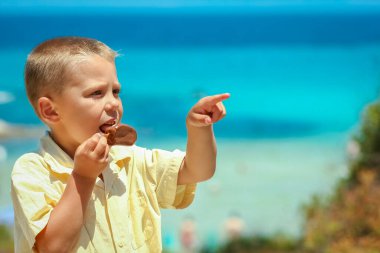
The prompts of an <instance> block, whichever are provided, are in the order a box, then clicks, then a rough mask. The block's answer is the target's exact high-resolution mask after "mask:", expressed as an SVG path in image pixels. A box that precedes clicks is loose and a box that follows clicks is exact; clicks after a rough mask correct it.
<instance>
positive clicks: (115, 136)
mask: <svg viewBox="0 0 380 253" xmlns="http://www.w3.org/2000/svg"><path fill="white" fill-rule="evenodd" d="M106 135H107V143H108V145H126V146H131V145H133V144H134V143H135V142H136V139H137V133H136V130H135V129H134V128H133V127H130V126H128V125H126V124H120V125H117V126H115V127H110V128H108V129H107V130H106Z"/></svg>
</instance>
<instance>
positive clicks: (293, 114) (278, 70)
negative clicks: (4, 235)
mask: <svg viewBox="0 0 380 253" xmlns="http://www.w3.org/2000/svg"><path fill="white" fill-rule="evenodd" d="M0 21H1V22H0V30H1V31H2V35H3V39H2V40H0V73H1V75H0V120H1V121H0V130H1V128H5V127H4V126H7V125H10V126H11V127H12V128H13V129H19V130H20V131H21V132H22V133H24V134H23V137H12V138H2V139H0V221H1V222H7V223H11V221H12V215H13V214H12V206H11V201H10V196H9V177H10V172H11V169H12V164H13V163H14V161H15V159H17V157H18V156H20V155H21V154H22V153H25V152H28V151H32V150H34V149H36V148H37V146H38V137H39V136H40V135H41V134H42V133H43V131H44V127H43V126H42V124H41V123H39V121H38V119H37V118H36V116H34V113H33V111H32V109H31V108H30V106H29V104H28V101H27V99H26V96H25V92H24V87H23V67H24V62H25V59H26V57H27V54H28V52H29V51H30V50H31V49H32V48H33V47H34V46H35V45H36V44H37V43H39V42H40V41H42V40H44V39H47V38H50V37H53V36H61V35H80V36H90V37H95V38H98V39H100V40H102V41H104V42H105V43H107V44H108V45H109V46H111V47H112V48H113V49H115V50H118V51H119V53H120V54H121V57H119V58H118V59H117V68H118V75H119V80H120V82H121V83H122V93H121V97H122V100H123V103H124V108H125V115H124V122H125V123H128V124H131V125H133V126H135V127H136V128H137V130H138V133H139V139H138V142H137V144H138V145H140V146H145V147H148V148H163V149H169V150H171V149H174V148H180V149H183V150H184V149H185V146H186V139H185V138H186V135H185V134H186V130H185V118H186V114H187V111H188V110H189V109H190V107H191V106H192V105H193V104H194V103H195V102H196V101H197V99H198V98H199V97H202V96H204V95H210V94H215V93H219V92H230V93H231V98H230V99H229V100H227V101H226V102H225V105H226V108H227V111H228V115H227V117H226V118H225V119H224V120H223V121H222V122H219V123H218V124H217V125H215V135H216V137H217V140H218V148H219V150H218V169H217V173H216V175H215V177H214V178H213V179H211V180H210V181H208V182H204V183H201V184H199V186H198V190H197V195H196V198H195V200H194V203H193V205H192V206H190V207H189V208H187V209H185V210H165V211H163V239H164V244H165V246H166V247H167V248H169V249H178V248H179V241H178V238H179V229H180V226H181V223H182V222H183V221H184V220H185V219H187V218H189V217H192V219H193V221H194V222H195V224H196V226H197V234H198V238H199V240H200V242H201V243H207V244H209V245H212V244H214V243H217V242H219V241H221V240H223V238H224V234H223V224H224V222H225V220H226V219H227V218H228V217H229V215H230V214H231V213H238V214H239V216H240V217H241V218H242V219H243V220H244V222H245V230H244V232H245V233H246V234H259V233H261V234H272V233H278V232H283V233H286V234H289V235H291V236H297V235H299V234H300V232H301V231H302V212H301V207H302V205H303V204H304V203H307V202H308V201H309V200H310V198H311V196H312V195H313V194H328V193H329V192H331V190H332V189H333V187H334V185H335V183H336V182H337V180H338V179H339V178H341V177H344V175H345V174H346V173H347V166H346V164H347V156H348V154H347V143H348V142H349V140H350V138H351V136H352V134H353V133H354V132H355V130H356V128H357V125H358V122H359V120H360V116H361V112H362V110H363V109H364V107H365V105H366V104H368V103H369V102H372V101H374V100H376V99H377V97H378V94H379V85H380V33H379V32H378V31H377V29H374V23H375V24H376V23H377V24H379V23H380V13H379V14H376V13H372V14H371V15H364V14H355V13H354V12H350V13H339V14H334V13H329V14H328V15H326V14H322V13H314V14H312V15H311V14H310V15H305V14H299V13H298V14H295V13H277V14H276V13H256V12H252V13H250V12H247V11H244V12H243V11H241V12H238V11H235V12H233V13H229V12H228V11H224V12H221V13H219V12H211V13H208V12H207V11H204V10H203V11H201V12H197V11H194V10H193V11H189V12H185V13H181V14H176V13H175V12H174V11H168V10H166V11H152V10H149V11H143V10H139V11H135V12H131V11H126V12H125V13H124V12H122V11H120V10H119V11H116V12H115V13H108V12H107V13H106V14H104V13H103V14H101V15H100V14H99V12H94V13H93V14H91V13H90V14H86V15H79V14H78V13H77V12H73V13H71V14H70V13H69V14H67V13H66V14H64V13H63V12H62V13H56V14H54V15H53V14H46V13H45V14H44V13H39V15H37V14H28V13H11V14H5V13H3V14H1V15H0ZM25 129H26V130H29V131H26V130H25ZM31 130H33V131H31ZM0 134H1V132H0Z"/></svg>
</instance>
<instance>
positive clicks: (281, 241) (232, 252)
mask: <svg viewBox="0 0 380 253" xmlns="http://www.w3.org/2000/svg"><path fill="white" fill-rule="evenodd" d="M297 248H299V242H298V241H296V240H294V239H292V238H288V237H286V236H285V235H282V234H278V235H274V236H254V237H242V238H237V239H234V240H231V241H229V242H227V243H226V244H224V245H222V246H221V247H220V248H219V249H218V251H217V252H218V253H248V252H255V253H269V252H271V253H290V252H292V253H295V252H297Z"/></svg>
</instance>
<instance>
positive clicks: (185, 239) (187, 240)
mask: <svg viewBox="0 0 380 253" xmlns="http://www.w3.org/2000/svg"><path fill="white" fill-rule="evenodd" d="M180 242H181V246H182V252H183V253H195V252H197V249H198V244H199V243H198V238H197V231H196V224H195V221H194V219H193V217H186V218H185V220H184V221H183V222H182V224H181V229H180Z"/></svg>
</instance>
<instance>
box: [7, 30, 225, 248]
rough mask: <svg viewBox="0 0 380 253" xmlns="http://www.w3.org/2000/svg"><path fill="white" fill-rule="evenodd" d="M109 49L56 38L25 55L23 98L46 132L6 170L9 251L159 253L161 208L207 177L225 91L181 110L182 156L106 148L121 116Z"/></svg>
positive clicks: (186, 196)
mask: <svg viewBox="0 0 380 253" xmlns="http://www.w3.org/2000/svg"><path fill="white" fill-rule="evenodd" d="M115 57H116V53H115V52H114V51H112V50H111V49H110V48H109V47H107V46H106V45H104V44H103V43H101V42H99V41H96V40H93V39H88V38H80V37H62V38H56V39H52V40H48V41H46V42H44V43H42V44H40V45H39V46H37V47H36V48H35V49H34V50H33V51H32V53H31V54H30V55H29V57H28V60H27V63H26V68H25V83H26V90H27V94H28V97H29V100H30V102H31V104H32V106H33V108H34V110H35V111H36V113H37V115H38V116H39V118H40V119H41V120H42V121H43V122H44V123H45V124H46V125H47V126H48V127H49V131H48V132H47V134H46V136H44V137H43V138H42V139H41V148H40V150H39V151H38V152H36V153H29V154H25V155H23V156H21V157H20V158H19V159H18V160H17V162H16V163H15V166H14V169H13V172H12V189H11V190H12V191H11V192H12V199H13V205H14V211H15V249H16V252H32V251H35V252H102V253H103V252H160V251H161V248H162V246H161V232H160V230H161V223H160V222H161V221H160V209H159V208H185V207H187V206H188V205H189V204H190V203H191V202H192V200H193V197H194V192H195V184H196V183H197V182H200V181H204V180H207V179H209V178H210V177H212V175H213V174H214V171H215V165H216V164H215V163H216V144H215V138H214V134H213V129H212V124H213V123H215V122H217V121H219V120H220V119H222V118H223V117H224V116H225V114H226V111H225V108H224V106H223V104H222V101H223V100H225V99H227V98H228V97H229V94H220V95H215V96H210V97H205V98H202V99H201V100H199V101H198V103H196V104H195V105H194V107H193V108H192V109H191V110H190V112H189V113H188V116H187V119H186V126H187V132H188V141H187V152H186V156H185V154H184V153H182V152H180V151H178V150H175V151H173V152H168V151H164V150H147V149H144V148H140V147H137V146H130V147H128V146H109V145H108V144H107V139H106V137H105V135H104V134H103V133H104V132H105V131H106V130H107V129H108V128H110V127H112V126H115V125H118V124H119V123H120V122H121V118H122V115H123V106H122V101H121V100H120V98H119V92H120V88H121V87H120V84H119V81H118V78H117V74H116V68H115V62H114V61H115Z"/></svg>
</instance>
